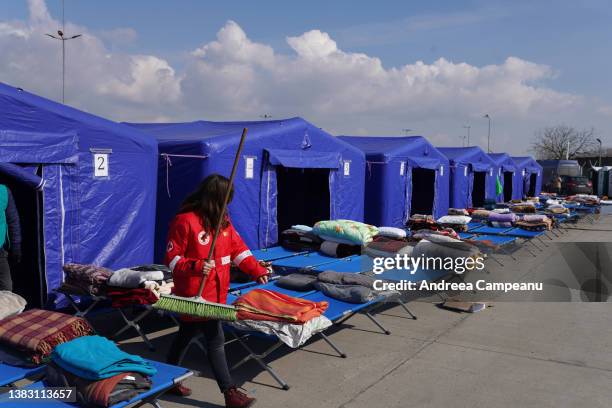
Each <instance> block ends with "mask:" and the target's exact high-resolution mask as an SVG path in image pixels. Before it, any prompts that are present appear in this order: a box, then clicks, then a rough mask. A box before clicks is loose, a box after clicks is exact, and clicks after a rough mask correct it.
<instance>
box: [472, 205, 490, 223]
mask: <svg viewBox="0 0 612 408" xmlns="http://www.w3.org/2000/svg"><path fill="white" fill-rule="evenodd" d="M468 213H469V215H470V217H472V219H473V220H474V221H483V220H487V219H488V218H489V214H490V213H491V211H490V210H483V209H481V208H468Z"/></svg>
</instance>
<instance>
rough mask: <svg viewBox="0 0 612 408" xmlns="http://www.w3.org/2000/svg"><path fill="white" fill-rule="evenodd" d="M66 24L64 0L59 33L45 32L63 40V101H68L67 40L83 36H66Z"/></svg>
mask: <svg viewBox="0 0 612 408" xmlns="http://www.w3.org/2000/svg"><path fill="white" fill-rule="evenodd" d="M65 24H66V23H65V20H64V2H63V1H62V29H61V30H57V35H53V34H45V35H46V36H47V37H51V38H53V39H54V40H59V41H61V42H62V103H65V102H66V41H68V40H74V39H75V38H79V37H81V34H77V35H73V36H71V37H64V31H65Z"/></svg>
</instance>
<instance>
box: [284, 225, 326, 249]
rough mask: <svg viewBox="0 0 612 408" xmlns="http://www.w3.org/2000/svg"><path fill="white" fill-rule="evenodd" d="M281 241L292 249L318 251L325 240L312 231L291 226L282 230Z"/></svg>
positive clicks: (286, 247) (287, 247) (285, 246)
mask: <svg viewBox="0 0 612 408" xmlns="http://www.w3.org/2000/svg"><path fill="white" fill-rule="evenodd" d="M279 242H280V245H281V246H282V247H283V248H285V249H288V250H290V251H305V250H306V251H317V250H319V248H320V247H321V243H322V242H323V240H322V239H321V238H319V237H318V236H317V235H316V234H314V233H313V232H312V231H304V230H302V229H295V228H290V229H287V230H285V231H283V232H281V234H280V239H279Z"/></svg>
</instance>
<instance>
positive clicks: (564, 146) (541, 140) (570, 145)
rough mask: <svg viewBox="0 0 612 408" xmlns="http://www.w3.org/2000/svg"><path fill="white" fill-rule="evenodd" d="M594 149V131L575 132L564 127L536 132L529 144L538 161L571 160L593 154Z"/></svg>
mask: <svg viewBox="0 0 612 408" xmlns="http://www.w3.org/2000/svg"><path fill="white" fill-rule="evenodd" d="M596 148H597V143H596V141H595V129H593V128H591V129H584V130H577V129H574V128H573V127H570V126H565V125H558V126H553V127H547V128H544V129H541V130H539V131H537V132H536V134H535V140H534V141H533V143H532V144H531V150H532V151H533V152H534V153H535V155H536V157H537V158H538V159H553V160H564V159H565V158H566V157H569V158H570V159H572V158H575V157H577V156H580V155H583V154H585V153H590V152H593V151H594V150H595V149H596ZM568 149H569V155H568Z"/></svg>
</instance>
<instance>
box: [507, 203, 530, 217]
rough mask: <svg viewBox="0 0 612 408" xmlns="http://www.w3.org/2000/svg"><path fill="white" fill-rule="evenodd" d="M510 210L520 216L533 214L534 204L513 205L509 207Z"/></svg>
mask: <svg viewBox="0 0 612 408" xmlns="http://www.w3.org/2000/svg"><path fill="white" fill-rule="evenodd" d="M510 210H511V211H512V212H513V213H520V214H533V213H535V212H536V208H535V204H534V203H533V202H531V201H523V202H520V203H513V204H511V205H510Z"/></svg>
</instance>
